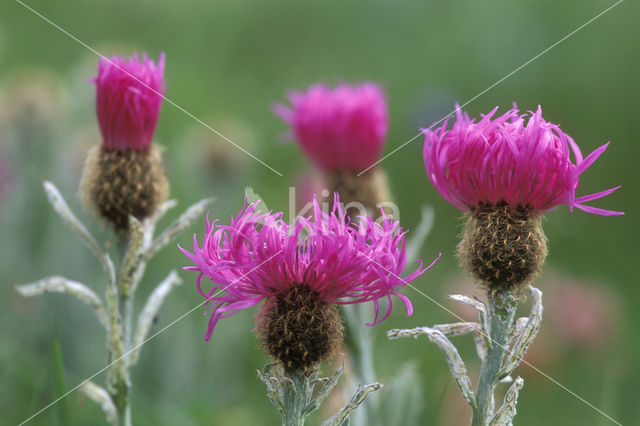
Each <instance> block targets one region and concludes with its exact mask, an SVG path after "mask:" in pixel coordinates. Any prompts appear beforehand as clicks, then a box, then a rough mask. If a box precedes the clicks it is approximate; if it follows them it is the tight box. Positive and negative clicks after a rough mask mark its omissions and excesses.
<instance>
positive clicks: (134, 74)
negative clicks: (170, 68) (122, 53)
mask: <svg viewBox="0 0 640 426" xmlns="http://www.w3.org/2000/svg"><path fill="white" fill-rule="evenodd" d="M94 82H95V83H96V89H97V94H96V112H97V115H98V124H99V125H100V132H101V133H102V140H103V146H104V147H105V148H106V149H110V150H111V149H117V150H120V151H126V150H127V149H128V148H130V149H134V150H138V151H140V150H146V149H148V148H149V145H150V143H151V139H152V138H153V133H154V131H155V128H156V124H157V122H158V115H159V114H160V107H161V105H162V99H163V96H164V93H165V81H164V53H161V54H160V57H159V58H158V63H157V64H155V63H154V62H153V61H152V60H150V59H149V58H148V57H147V55H146V54H144V55H143V57H142V61H141V60H140V58H139V56H138V54H137V53H136V54H134V55H133V56H132V57H130V58H129V60H125V58H124V57H122V58H120V57H117V56H114V57H113V58H111V59H107V58H105V57H103V58H101V59H100V63H99V64H98V76H97V77H96V78H95V79H94Z"/></svg>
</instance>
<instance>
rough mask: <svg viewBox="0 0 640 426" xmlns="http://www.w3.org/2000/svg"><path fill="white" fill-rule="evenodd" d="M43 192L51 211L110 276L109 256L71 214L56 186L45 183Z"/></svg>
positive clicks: (111, 267) (110, 264) (111, 270)
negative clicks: (73, 232) (74, 234)
mask: <svg viewBox="0 0 640 426" xmlns="http://www.w3.org/2000/svg"><path fill="white" fill-rule="evenodd" d="M43 186H44V190H45V192H46V193H47V197H48V198H49V203H51V205H52V206H53V209H54V210H55V211H56V213H58V215H59V216H60V217H61V218H62V220H63V221H64V222H65V223H66V224H67V225H68V226H69V227H70V228H71V229H72V230H73V231H75V232H76V233H77V234H78V235H80V238H82V241H84V243H85V244H86V245H87V247H89V249H90V250H91V252H92V253H93V254H94V255H95V256H96V257H97V258H98V260H99V261H100V263H101V264H102V267H103V268H104V270H105V271H107V272H109V274H111V273H112V272H113V263H112V262H111V259H110V258H109V255H108V254H107V253H105V252H103V251H102V249H101V248H100V246H98V243H97V242H96V240H95V238H93V236H92V235H91V234H90V233H89V231H88V230H87V228H86V227H85V226H84V225H83V224H82V223H81V222H80V221H79V220H78V218H77V217H76V215H74V214H73V212H72V211H71V209H70V208H69V205H68V204H67V202H66V201H65V200H64V197H62V194H60V191H59V190H58V188H56V186H55V185H54V184H53V183H51V182H49V181H45V182H44V184H43Z"/></svg>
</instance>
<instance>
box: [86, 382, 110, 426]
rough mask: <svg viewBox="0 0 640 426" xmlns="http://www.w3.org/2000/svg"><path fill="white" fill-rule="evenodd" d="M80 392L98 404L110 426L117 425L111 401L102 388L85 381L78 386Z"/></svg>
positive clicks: (107, 393)
mask: <svg viewBox="0 0 640 426" xmlns="http://www.w3.org/2000/svg"><path fill="white" fill-rule="evenodd" d="M80 391H81V392H82V393H84V394H85V395H87V397H89V399H91V400H92V401H94V402H96V403H98V404H100V407H102V411H104V414H105V415H106V416H107V421H108V422H109V423H111V424H112V425H117V424H118V415H117V411H116V407H115V405H114V404H113V400H112V399H111V396H110V395H109V392H107V391H106V390H105V389H104V388H103V387H101V386H98V385H96V384H95V383H93V382H92V381H86V382H85V383H83V384H82V386H80Z"/></svg>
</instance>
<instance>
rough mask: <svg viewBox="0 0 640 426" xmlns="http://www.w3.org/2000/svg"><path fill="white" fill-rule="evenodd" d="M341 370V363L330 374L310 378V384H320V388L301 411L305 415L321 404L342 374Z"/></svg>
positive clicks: (342, 366)
mask: <svg viewBox="0 0 640 426" xmlns="http://www.w3.org/2000/svg"><path fill="white" fill-rule="evenodd" d="M343 370H344V365H341V366H340V368H338V369H337V370H336V372H335V373H333V374H332V375H331V376H329V377H319V378H316V379H312V380H311V386H316V385H317V384H320V389H319V390H318V392H317V393H316V394H315V397H313V398H312V399H311V402H310V403H309V405H307V406H306V407H305V409H304V412H303V414H304V415H305V416H308V415H309V414H310V413H312V412H314V411H315V410H317V409H318V407H320V405H322V403H323V402H324V400H325V399H327V397H328V396H329V394H330V393H331V391H332V390H333V389H334V388H335V387H336V385H337V384H338V379H340V376H341V375H342V371H343Z"/></svg>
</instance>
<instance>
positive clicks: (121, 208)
mask: <svg viewBox="0 0 640 426" xmlns="http://www.w3.org/2000/svg"><path fill="white" fill-rule="evenodd" d="M80 190H81V193H82V199H83V202H84V204H85V206H87V207H89V208H90V209H91V210H93V211H94V212H96V214H98V215H99V216H100V217H102V218H103V219H105V220H106V221H107V222H108V223H109V224H111V226H113V228H114V229H115V230H116V231H117V232H118V233H127V232H128V227H129V215H132V216H133V217H135V218H136V219H138V220H143V219H146V218H147V217H149V216H151V215H153V213H154V212H155V211H156V209H157V207H158V206H159V205H160V204H162V203H163V202H165V201H166V200H167V196H168V193H169V186H168V182H167V178H166V176H165V173H164V168H163V167H162V159H161V155H160V150H159V149H158V148H157V147H155V146H151V148H150V149H149V150H148V151H138V150H134V149H127V150H126V151H121V150H117V149H113V150H107V149H105V148H104V147H103V146H99V147H96V148H94V149H92V150H91V151H90V152H89V156H88V157H87V161H86V163H85V167H84V172H83V177H82V181H81V183H80Z"/></svg>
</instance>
